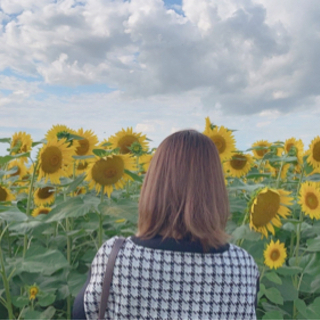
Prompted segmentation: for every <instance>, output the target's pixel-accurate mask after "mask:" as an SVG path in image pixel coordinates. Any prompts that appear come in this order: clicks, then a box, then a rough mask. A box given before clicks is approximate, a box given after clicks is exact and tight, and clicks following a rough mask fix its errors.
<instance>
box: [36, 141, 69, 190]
mask: <svg viewBox="0 0 320 320" xmlns="http://www.w3.org/2000/svg"><path fill="white" fill-rule="evenodd" d="M65 141H66V140H65V139H61V140H59V141H58V140H57V138H56V139H53V140H51V141H48V143H47V144H45V145H44V146H43V147H42V148H41V150H40V152H39V176H38V180H40V179H41V178H45V181H46V182H47V181H48V178H50V181H51V182H52V183H56V184H59V183H60V180H59V178H60V177H61V176H64V177H68V176H70V175H71V174H72V169H73V168H72V165H71V164H72V162H73V158H72V155H73V154H74V147H73V146H71V147H68V146H67V144H66V143H65Z"/></svg>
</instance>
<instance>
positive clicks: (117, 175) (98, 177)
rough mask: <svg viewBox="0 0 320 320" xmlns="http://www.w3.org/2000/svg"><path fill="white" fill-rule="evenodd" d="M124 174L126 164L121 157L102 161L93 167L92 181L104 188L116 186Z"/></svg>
mask: <svg viewBox="0 0 320 320" xmlns="http://www.w3.org/2000/svg"><path fill="white" fill-rule="evenodd" d="M123 173H124V163H123V160H122V159H121V158H120V157H117V156H114V157H113V158H107V159H106V160H105V159H100V160H99V161H97V162H96V163H95V164H94V166H93V167H92V171H91V174H92V179H93V180H94V181H95V182H96V183H99V184H100V185H102V186H108V185H112V184H115V183H116V182H117V181H119V180H120V179H121V178H122V176H123Z"/></svg>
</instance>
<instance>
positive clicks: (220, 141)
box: [211, 135, 227, 154]
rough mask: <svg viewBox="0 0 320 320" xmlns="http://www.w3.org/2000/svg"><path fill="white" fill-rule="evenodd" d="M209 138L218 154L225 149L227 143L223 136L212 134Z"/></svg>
mask: <svg viewBox="0 0 320 320" xmlns="http://www.w3.org/2000/svg"><path fill="white" fill-rule="evenodd" d="M211 140H212V141H213V143H214V144H215V145H216V147H217V149H218V151H219V154H222V153H223V152H224V151H225V150H226V147H227V144H226V140H225V139H224V138H223V137H221V136H220V135H214V136H213V137H211Z"/></svg>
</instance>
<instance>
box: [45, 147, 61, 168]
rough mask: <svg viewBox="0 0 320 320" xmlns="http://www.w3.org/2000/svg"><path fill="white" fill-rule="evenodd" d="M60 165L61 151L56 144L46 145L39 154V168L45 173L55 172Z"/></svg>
mask: <svg viewBox="0 0 320 320" xmlns="http://www.w3.org/2000/svg"><path fill="white" fill-rule="evenodd" d="M61 165H62V152H61V150H60V149H59V148H58V147H56V146H50V147H47V148H46V149H45V150H44V152H43V153H42V155H41V168H42V170H43V171H44V172H45V173H55V172H57V171H58V170H59V169H60V168H61Z"/></svg>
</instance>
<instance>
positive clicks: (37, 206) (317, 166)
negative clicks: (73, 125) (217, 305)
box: [0, 118, 320, 319]
mask: <svg viewBox="0 0 320 320" xmlns="http://www.w3.org/2000/svg"><path fill="white" fill-rule="evenodd" d="M203 133H204V134H205V135H207V136H208V137H209V138H210V139H211V140H212V141H213V142H214V143H215V145H216V147H217V149H218V151H219V155H220V159H221V162H222V165H223V169H224V173H225V183H226V186H227V190H228V193H229V200H230V213H231V214H230V219H229V221H228V225H227V232H228V233H229V234H230V235H231V242H232V243H234V244H236V245H238V246H240V247H243V248H244V249H246V250H247V251H248V252H249V253H250V254H251V255H252V256H253V257H254V259H255V261H256V263H257V264H258V266H259V271H260V290H259V294H258V308H257V317H258V319H319V318H320V137H319V136H317V137H315V138H314V139H313V140H312V141H311V142H310V145H309V146H308V147H304V145H303V142H302V141H301V140H300V139H296V138H294V137H292V138H290V139H287V140H286V141H276V142H273V143H271V142H269V141H266V140H261V141H256V142H254V143H253V144H252V147H251V148H250V149H248V150H246V151H240V150H237V148H236V141H235V137H234V132H233V131H232V130H228V129H227V128H225V127H223V126H220V127H219V126H216V125H214V124H212V123H211V122H210V119H209V118H206V123H205V128H204V131H203ZM0 142H1V143H6V144H7V145H8V148H7V151H8V152H7V154H6V155H2V156H0V263H1V265H0V273H1V277H0V318H1V319H70V318H71V311H72V305H73V301H74V298H75V296H76V295H77V294H78V293H79V291H80V289H81V287H82V286H83V284H84V283H85V280H86V277H87V272H88V269H89V267H90V264H91V262H92V260H93V258H94V256H95V254H96V252H97V250H98V248H99V247H100V246H101V245H102V243H103V242H104V241H106V240H107V239H109V238H111V237H113V236H115V235H122V236H125V237H127V236H130V235H133V234H135V233H136V225H137V220H138V201H139V193H140V188H141V185H142V182H143V179H144V175H145V173H146V171H147V170H148V166H149V163H150V161H151V160H152V156H153V154H154V152H155V149H151V148H150V147H149V139H148V138H147V137H146V136H145V135H142V134H141V133H136V132H134V131H133V130H132V128H128V129H126V130H125V129H122V130H121V131H119V132H117V133H116V134H114V135H113V136H111V137H109V138H108V139H106V140H104V141H100V142H99V140H98V137H97V136H96V135H95V134H94V132H92V131H91V130H87V131H84V130H83V129H79V130H77V131H75V130H73V129H70V128H68V127H67V126H64V125H56V126H53V127H52V128H51V129H50V130H49V131H48V132H47V133H46V135H45V137H44V139H43V140H41V141H33V140H32V137H31V135H30V134H28V133H26V132H17V133H15V134H14V135H13V136H12V137H9V138H2V139H0ZM31 153H32V154H35V156H31Z"/></svg>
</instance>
